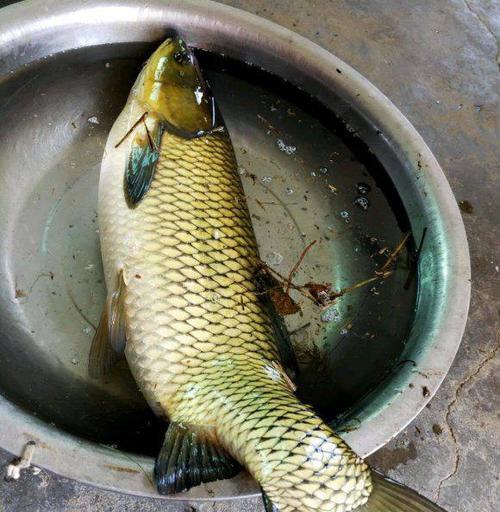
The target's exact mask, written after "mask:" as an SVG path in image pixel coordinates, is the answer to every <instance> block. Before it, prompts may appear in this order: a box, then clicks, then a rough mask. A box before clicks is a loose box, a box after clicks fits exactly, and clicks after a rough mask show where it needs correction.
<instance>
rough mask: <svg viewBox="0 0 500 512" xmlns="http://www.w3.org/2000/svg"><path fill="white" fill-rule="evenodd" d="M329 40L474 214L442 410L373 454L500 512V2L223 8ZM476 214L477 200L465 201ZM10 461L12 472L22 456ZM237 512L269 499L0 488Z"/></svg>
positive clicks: (477, 506) (245, 3)
mask: <svg viewBox="0 0 500 512" xmlns="http://www.w3.org/2000/svg"><path fill="white" fill-rule="evenodd" d="M224 3H226V4H230V5H233V6H236V7H240V8H242V9H246V10H248V11H250V12H253V13H256V14H259V15H261V16H263V17H265V18H268V19H270V20H273V21H275V22H278V23H280V24H282V25H284V26H286V27H288V28H290V29H292V30H295V31H296V32H299V33H300V34H302V35H304V36H306V37H308V38H309V39H312V40H313V41H316V42H317V43H319V44H320V45H322V46H323V47H325V48H327V49H329V50H330V51H332V52H333V53H335V54H336V55H337V56H339V57H340V58H341V59H343V60H345V61H346V62H347V63H349V64H351V65H352V66H353V67H355V68H356V69H357V70H358V71H360V72H361V73H362V74H363V75H364V76H366V77H367V78H368V79H369V80H371V81H372V82H373V83H374V84H375V85H376V86H377V87H379V88H380V89H381V90H382V91H383V92H384V93H385V94H386V95H387V96H388V97H389V98H391V100H392V101H393V102H394V103H395V104H396V106H397V107H398V108H399V109H400V110H401V111H402V112H403V113H404V114H405V115H406V116H407V117H408V118H409V119H410V121H411V122H412V123H413V124H414V126H415V127H416V128H417V130H418V131H419V132H420V133H421V134H422V136H423V137H424V139H425V140H426V141H427V143H428V145H429V146H430V148H431V149H432V151H433V152H434V154H435V155H436V157H437V159H438V160H439V162H440V163H441V165H442V167H443V169H444V171H445V173H446V175H447V177H448V180H449V181H450V183H451V186H452V188H453V190H454V192H455V195H456V197H457V200H458V201H459V202H460V201H467V203H465V205H466V206H465V207H464V208H463V210H464V213H463V216H464V221H465V225H466V228H467V232H468V237H469V244H470V250H471V259H472V271H473V282H472V304H471V310H470V315H469V322H468V326H467V330H466V333H465V337H464V340H463V343H462V346H461V348H460V350H459V353H458V356H457V358H456V360H455V363H454V365H453V367H452V370H451V372H450V374H449V376H448V377H447V379H446V380H445V382H444V384H443V386H442V387H441V388H440V390H439V391H438V393H437V395H436V397H435V398H434V399H433V400H432V402H431V403H430V405H429V406H428V407H427V408H426V409H425V410H424V412H422V414H421V415H420V416H419V417H418V418H417V420H415V421H414V422H413V423H412V424H411V425H410V426H409V427H408V428H407V429H406V430H405V431H404V432H403V433H401V434H400V435H399V436H397V438H396V439H394V440H393V441H392V442H391V443H389V444H388V445H387V446H386V447H385V448H383V449H381V450H380V451H379V452H378V453H376V454H375V455H373V456H372V457H371V458H370V462H371V464H372V465H373V466H375V467H377V468H379V469H381V470H382V471H384V472H386V473H387V474H388V475H390V476H392V477H393V478H395V479H397V480H399V481H401V482H403V483H406V484H408V485H410V486H412V487H413V488H415V489H417V490H419V491H420V492H421V493H423V494H425V495H427V496H429V497H431V498H433V499H434V500H437V501H438V503H439V504H440V505H442V506H443V507H444V508H446V509H447V510H448V511H450V512H477V511H481V512H493V511H494V510H498V507H499V504H500V496H499V492H498V488H499V485H498V474H499V436H498V432H499V431H500V422H499V415H498V411H499V403H498V392H497V390H498V375H499V366H500V365H499V359H498V358H497V352H498V349H499V337H500V309H499V308H500V301H499V297H498V295H499V290H500V282H499V281H500V273H499V267H498V266H499V265H500V261H499V259H498V257H499V254H500V251H499V244H498V240H499V235H500V233H499V225H498V224H499V223H498V219H500V208H499V204H500V201H499V194H498V191H499V184H498V161H499V160H500V159H499V157H500V154H499V150H498V138H499V133H500V130H499V129H500V125H499V119H500V118H499V101H498V99H499V98H498V92H499V90H500V87H499V86H500V80H499V42H498V38H499V35H500V4H499V3H498V2H495V1H494V0H412V1H411V2H400V1H398V0H371V1H370V2H367V1H366V0H351V1H349V2H345V1H341V0H330V1H329V0H313V1H310V2H308V3H307V5H306V2H303V1H299V0H286V1H285V0H283V1H281V0H272V1H263V0H224ZM462 205H464V203H462ZM11 457H12V456H11V455H9V454H7V453H5V452H0V466H4V465H5V464H7V463H8V461H9V460H10V459H11ZM20 510H28V511H51V512H57V511H82V512H83V511H103V512H104V511H109V512H112V511H123V510H126V511H127V512H133V511H139V510H140V511H141V512H152V511H156V510H164V511H168V512H174V511H175V512H185V511H186V512H188V511H189V512H192V511H193V510H197V511H199V512H208V511H215V512H223V511H224V512H229V511H232V512H233V511H234V512H236V511H239V512H244V511H253V512H259V511H261V510H263V509H262V507H261V504H260V501H259V500H245V501H239V502H236V503H227V504H225V505H215V504H212V503H206V504H203V505H196V508H191V506H190V505H188V504H181V505H179V504H178V505H167V504H166V503H165V502H160V501H158V500H151V499H145V498H131V497H128V496H123V495H118V494H115V493H111V492H104V491H100V490H97V489H95V488H92V487H88V486H85V485H81V484H78V483H76V482H73V481H69V480H67V479H64V478H60V477H58V476H55V475H52V474H50V473H48V472H46V471H42V472H41V473H40V474H38V475H36V476H35V475H32V474H30V473H29V472H26V474H24V475H23V476H22V478H21V479H20V480H19V481H17V482H14V483H7V482H1V483H0V511H1V512H10V511H20Z"/></svg>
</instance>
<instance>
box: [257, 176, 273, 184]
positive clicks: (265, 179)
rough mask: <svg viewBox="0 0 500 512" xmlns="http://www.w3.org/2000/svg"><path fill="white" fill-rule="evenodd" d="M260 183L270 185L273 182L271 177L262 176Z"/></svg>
mask: <svg viewBox="0 0 500 512" xmlns="http://www.w3.org/2000/svg"><path fill="white" fill-rule="evenodd" d="M260 181H262V183H271V181H273V178H272V177H271V176H262V178H261V179H260Z"/></svg>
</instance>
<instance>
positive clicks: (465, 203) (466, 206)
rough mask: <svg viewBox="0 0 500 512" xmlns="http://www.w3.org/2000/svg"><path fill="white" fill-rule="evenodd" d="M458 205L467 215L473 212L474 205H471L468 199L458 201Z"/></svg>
mask: <svg viewBox="0 0 500 512" xmlns="http://www.w3.org/2000/svg"><path fill="white" fill-rule="evenodd" d="M458 207H459V208H460V211H462V212H463V213H468V214H469V215H471V214H472V213H474V207H473V206H472V204H471V202H470V201H467V199H464V200H462V201H459V202H458Z"/></svg>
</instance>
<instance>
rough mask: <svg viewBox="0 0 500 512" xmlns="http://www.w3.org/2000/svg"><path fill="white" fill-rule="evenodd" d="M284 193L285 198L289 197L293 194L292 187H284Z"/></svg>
mask: <svg viewBox="0 0 500 512" xmlns="http://www.w3.org/2000/svg"><path fill="white" fill-rule="evenodd" d="M285 192H286V195H287V196H291V195H292V194H293V192H294V190H293V188H292V187H286V190H285Z"/></svg>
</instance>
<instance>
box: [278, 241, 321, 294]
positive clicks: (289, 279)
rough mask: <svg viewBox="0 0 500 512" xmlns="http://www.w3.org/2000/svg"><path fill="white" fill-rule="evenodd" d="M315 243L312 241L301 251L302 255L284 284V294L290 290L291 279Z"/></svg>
mask: <svg viewBox="0 0 500 512" xmlns="http://www.w3.org/2000/svg"><path fill="white" fill-rule="evenodd" d="M316 242H317V240H313V241H312V242H311V243H310V244H309V245H308V246H307V247H306V248H305V249H304V250H303V251H302V254H301V255H300V257H299V259H298V261H297V263H295V265H294V267H293V268H292V270H291V272H290V274H289V276H288V279H287V282H286V288H285V293H288V291H289V290H290V285H291V284H292V279H293V277H294V275H295V274H296V272H297V270H298V269H299V267H300V264H301V263H302V261H303V260H304V258H305V257H306V254H307V252H308V251H309V249H310V248H311V247H312V246H313V245H314V244H315V243H316Z"/></svg>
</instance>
